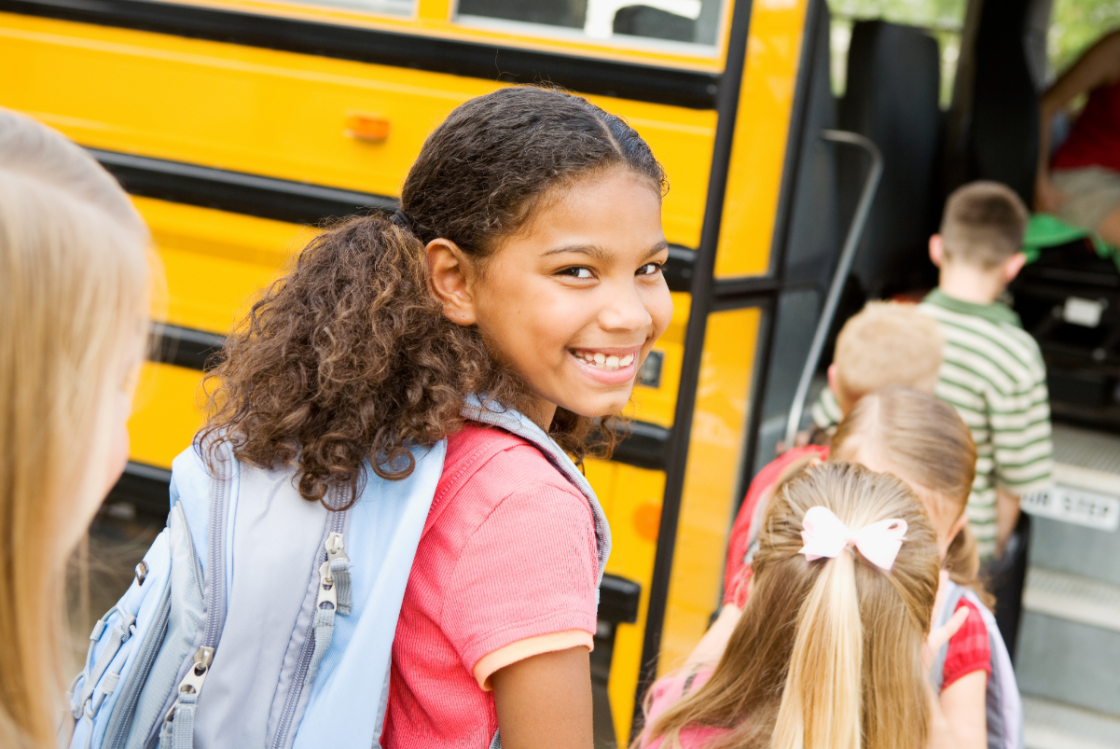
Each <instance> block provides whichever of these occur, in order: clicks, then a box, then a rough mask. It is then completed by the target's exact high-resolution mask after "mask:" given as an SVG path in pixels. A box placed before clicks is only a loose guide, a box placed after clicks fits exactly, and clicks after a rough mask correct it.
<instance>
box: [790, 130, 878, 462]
mask: <svg viewBox="0 0 1120 749" xmlns="http://www.w3.org/2000/svg"><path fill="white" fill-rule="evenodd" d="M821 138H823V139H824V140H830V141H833V142H834V143H846V144H848V145H852V146H857V147H859V148H862V149H863V150H865V151H867V153H868V154H869V155H870V156H871V168H870V169H869V170H868V172H867V179H866V181H865V182H864V183H863V191H862V192H861V193H860V196H859V203H858V204H857V205H856V211H855V215H853V216H852V225H851V226H850V227H849V228H848V236H847V237H846V238H845V240H844V249H843V250H842V251H841V252H840V260H839V261H838V262H837V263H836V272H835V273H833V275H832V285H831V286H830V287H829V289H828V296H827V297H826V298H825V302H824V308H823V309H822V310H821V317H820V320H819V321H818V322H817V330H816V332H815V333H814V334H813V343H812V344H811V345H810V346H809V356H808V357H807V358H806V359H805V367H804V369H802V370H801V379H800V380H798V382H797V392H796V393H795V394H794V396H793V404H792V405H791V406H790V409H789V420H788V421H786V435H785V436H786V441H785V445H786V449H787V450H788V449H790V448H791V447H793V445H794V439H796V437H797V429H798V427H799V426H801V416H802V414H804V412H805V399H806V397H807V396H808V395H809V386H810V385H811V384H812V382H813V374H814V373H815V372H816V371H817V365H818V364H819V363H820V358H821V352H822V351H823V350H824V342H825V339H826V338H827V337H828V331H829V329H830V328H831V327H832V320H833V318H834V317H835V316H836V308H837V307H838V306H839V305H840V295H841V294H842V293H843V291H844V282H845V281H846V280H847V278H848V273H849V272H850V271H851V269H852V262H853V261H854V260H855V258H856V248H857V247H858V246H859V240H860V238H861V237H862V236H863V228H864V226H865V225H866V224H867V216H868V214H869V213H870V212H871V203H872V201H874V199H875V192H876V190H878V189H879V178H880V177H881V176H882V175H883V156H882V154H881V153H880V152H879V148H878V147H877V146H876V145H875V144H874V143H873V142H872V141H871V139H870V138H866V137H864V136H862V135H860V134H859V133H852V132H848V131H847V130H822V131H821Z"/></svg>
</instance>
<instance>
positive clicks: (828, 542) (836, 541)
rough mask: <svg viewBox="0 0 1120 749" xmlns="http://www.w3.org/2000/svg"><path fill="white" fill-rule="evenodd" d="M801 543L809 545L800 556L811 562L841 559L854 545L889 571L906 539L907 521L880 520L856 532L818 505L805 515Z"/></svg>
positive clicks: (804, 547)
mask: <svg viewBox="0 0 1120 749" xmlns="http://www.w3.org/2000/svg"><path fill="white" fill-rule="evenodd" d="M801 540H802V541H803V542H804V543H805V545H804V546H803V547H801V551H800V552H799V553H801V554H804V555H805V558H806V559H808V560H809V561H810V562H811V561H813V560H814V559H820V558H822V557H828V558H830V559H832V558H835V557H838V556H840V553H841V552H842V551H844V549H845V548H847V547H848V546H854V547H856V548H857V549H859V553H860V554H863V557H864V558H865V559H866V560H867V561H869V562H871V563H872V564H874V565H875V566H876V567H878V568H880V569H882V570H886V571H888V572H889V571H890V569H891V567H892V566H894V560H895V557H897V556H898V550H899V549H900V548H902V542H903V541H905V540H906V521H905V520H903V519H901V518H892V519H890V520H880V521H879V522H877V523H872V524H871V525H868V526H865V527H863V528H860V529H859V530H858V531H852V530H849V529H848V526H846V525H844V523H843V522H842V521H841V520H840V518H838V517H836V515H835V513H833V512H832V510H830V509H828V508H827V507H821V506H819V505H818V506H817V507H810V508H809V511H808V512H806V513H805V519H804V520H803V521H802V530H801Z"/></svg>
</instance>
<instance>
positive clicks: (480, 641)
mask: <svg viewBox="0 0 1120 749" xmlns="http://www.w3.org/2000/svg"><path fill="white" fill-rule="evenodd" d="M598 572H599V565H598V547H597V544H596V540H595V525H594V520H593V519H592V516H591V508H590V507H588V505H587V500H586V499H585V498H584V497H583V495H582V494H578V493H576V491H575V489H572V490H571V491H566V490H564V489H562V488H560V487H558V486H555V485H553V484H547V483H540V484H535V485H531V486H527V487H524V488H521V489H519V490H517V491H516V492H514V493H513V494H510V495H509V496H507V497H506V498H505V499H503V500H502V501H501V502H500V503H499V504H498V505H497V506H496V507H495V509H494V510H493V511H492V512H491V513H490V514H489V515H488V516H487V517H486V519H485V520H483V521H482V523H481V524H480V525H479V526H478V527H477V528H476V529H475V530H474V532H473V533H472V534H471V537H470V539H469V540H468V541H467V543H466V545H465V546H464V548H463V551H462V553H461V555H460V556H459V559H458V561H457V563H456V566H455V570H454V572H453V573H452V575H451V577H450V584H449V586H448V590H447V594H446V600H445V602H444V606H443V609H442V629H443V631H444V633H445V634H446V636H447V637H448V639H449V641H450V642H451V645H452V647H454V649H455V651H456V652H457V654H458V655H459V658H460V659H461V661H462V664H463V666H464V667H465V668H466V669H467V671H469V672H471V673H474V671H475V665H476V664H477V663H478V662H479V661H480V660H481V659H482V658H483V657H484V656H486V655H488V654H490V653H493V652H495V651H497V650H499V649H501V648H504V647H506V646H507V645H510V644H512V643H515V642H518V641H520V640H525V639H528V638H532V637H538V636H540V635H549V634H556V633H562V632H570V631H571V630H582V631H583V632H587V633H590V634H594V632H595V620H596V608H597V601H596V597H597V593H596V591H597V585H596V583H597V578H598Z"/></svg>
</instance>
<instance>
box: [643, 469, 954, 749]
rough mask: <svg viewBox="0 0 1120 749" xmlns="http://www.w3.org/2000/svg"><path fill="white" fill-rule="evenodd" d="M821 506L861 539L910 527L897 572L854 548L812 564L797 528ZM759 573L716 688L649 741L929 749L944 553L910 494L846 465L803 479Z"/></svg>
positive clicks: (796, 482) (670, 714) (664, 721)
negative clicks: (932, 643) (930, 648)
mask: <svg viewBox="0 0 1120 749" xmlns="http://www.w3.org/2000/svg"><path fill="white" fill-rule="evenodd" d="M814 506H823V507H827V508H828V509H830V510H832V512H834V513H835V514H836V515H837V517H839V518H840V520H841V521H842V522H843V523H844V524H845V525H847V526H848V527H849V528H853V529H858V528H862V527H864V526H867V525H869V524H871V523H875V522H878V521H880V520H886V519H893V518H901V519H902V520H905V521H906V523H907V526H908V529H907V531H906V540H905V541H904V542H903V544H902V548H901V549H900V550H899V553H898V557H897V558H896V559H895V562H894V566H893V567H892V568H891V570H890V571H883V570H881V569H879V568H878V567H875V566H874V565H872V564H870V563H869V562H867V561H866V560H865V559H864V558H863V557H862V556H861V555H860V554H859V552H858V551H855V550H854V549H852V548H849V549H848V550H846V551H845V552H843V553H841V554H840V556H838V557H836V558H835V559H818V560H815V561H811V562H810V561H808V560H807V559H806V558H805V556H804V555H802V554H800V553H799V550H800V549H801V547H802V543H803V542H802V538H801V530H802V526H803V519H804V517H805V513H806V512H807V511H808V510H809V508H811V507H814ZM753 568H754V590H753V592H752V594H751V597H750V598H749V599H748V601H747V606H746V609H745V610H744V611H743V615H742V618H741V619H740V620H739V623H738V625H737V626H736V628H735V631H734V633H733V634H732V635H731V639H730V641H729V642H728V645H727V648H726V649H725V650H724V653H723V656H722V658H721V659H720V661H719V664H718V665H717V666H716V670H715V672H714V673H713V674H712V677H711V679H710V680H709V681H708V682H707V683H705V684H704V685H703V686H702V687H700V688H699V689H698V690H697V691H696V692H694V693H693V694H691V695H689V696H688V697H686V698H684V699H683V700H682V701H680V702H678V703H677V704H676V705H674V706H673V707H671V708H670V709H669V710H668V711H666V713H665V714H664V715H662V716H661V717H660V719H658V720H657V721H656V722H655V723H654V724H653V726H652V727H651V729H650V731H649V734H648V737H647V738H648V739H652V738H656V737H658V736H665V737H666V742H665V744H666V746H679V745H680V741H679V739H680V731H681V730H682V729H683V728H685V727H688V726H693V727H714V728H720V729H725V730H727V731H728V733H726V734H724V735H722V736H720V737H718V738H715V739H713V740H712V742H711V744H710V746H711V747H712V748H713V749H715V748H717V747H718V748H720V749H723V748H726V747H736V748H741V749H754V748H755V747H757V748H759V749H761V748H762V747H767V748H770V747H773V749H896V748H897V747H920V746H925V745H926V739H927V737H928V735H929V725H930V716H929V704H928V702H927V700H928V695H927V691H926V690H927V686H926V678H927V677H926V674H925V670H924V668H923V667H922V662H921V650H922V644H923V642H924V639H925V636H926V633H927V631H928V629H929V624H930V617H931V615H932V610H933V602H934V597H935V595H936V593H937V576H938V563H937V545H936V538H935V534H934V531H933V528H932V527H931V526H930V522H929V520H928V518H927V516H926V513H925V510H924V509H923V508H922V505H921V503H920V502H919V501H918V499H917V498H916V497H915V496H914V494H913V493H912V492H911V491H910V490H909V489H908V488H907V487H906V485H905V484H903V483H902V482H901V481H899V480H898V479H896V478H894V477H893V476H889V475H886V474H880V473H875V472H873V471H871V470H869V469H867V468H864V467H863V466H860V465H856V464H851V463H839V462H829V463H823V464H820V465H816V466H812V467H810V468H808V469H807V470H805V471H804V472H803V473H802V474H801V475H799V476H797V477H795V478H793V479H792V480H790V481H789V482H788V483H786V484H785V485H784V486H782V487H781V488H780V489H779V490H778V492H777V493H776V494H775V496H774V499H773V501H772V502H771V504H770V507H769V509H768V511H767V514H766V517H765V520H764V523H763V528H762V529H761V533H760V536H759V550H758V552H757V553H756V554H755V557H754V561H753Z"/></svg>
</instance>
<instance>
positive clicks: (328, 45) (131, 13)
mask: <svg viewBox="0 0 1120 749" xmlns="http://www.w3.org/2000/svg"><path fill="white" fill-rule="evenodd" d="M0 11H2V12H7V13H19V14H22V15H30V16H41V17H45V18H56V19H60V20H65V21H77V22H80V23H92V24H98V25H101V26H114V27H118V28H126V29H135V30H138V31H152V32H156V33H160V34H172V35H175V36H183V37H190V38H195V39H207V40H211V41H217V42H229V43H231V44H240V45H245V46H249V47H264V48H266V49H276V50H283V51H285V52H298V53H301V54H308V55H317V56H321V57H333V58H338V59H343V60H356V61H358V62H367V63H376V64H379V65H391V66H394V67H400V68H412V69H416V70H425V71H430V72H435V73H450V74H452V75H460V76H466V77H470V78H483V79H486V80H491V81H494V80H497V81H505V82H509V83H539V82H549V83H553V84H556V85H558V86H563V87H565V88H568V89H571V90H572V91H578V92H580V93H585V94H598V95H602V96H616V97H619V98H623V99H634V100H636V101H646V102H653V103H655V104H671V105H675V106H679V107H688V108H690V109H713V108H715V106H716V99H717V93H718V90H719V82H720V76H719V74H717V73H707V72H702V71H692V70H680V69H677V68H668V67H658V66H652V65H646V64H638V63H628V62H619V61H617V60H604V59H597V58H592V57H578V56H574V55H564V54H560V53H556V52H541V51H535V50H526V49H519V48H516V47H499V46H496V45H492V44H480V43H478V42H466V41H461V40H454V39H438V38H433V37H428V36H420V35H415V34H405V33H399V32H392V31H384V30H379V29H369V28H361V27H356V26H347V25H344V24H333V23H324V22H321V21H308V20H298V19H293V18H281V17H277V16H270V15H266V14H263V13H249V12H245V11H238V10H226V9H218V8H212V7H209V8H208V7H201V6H194V5H181V4H177V3H169V2H150V1H149V0H0Z"/></svg>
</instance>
